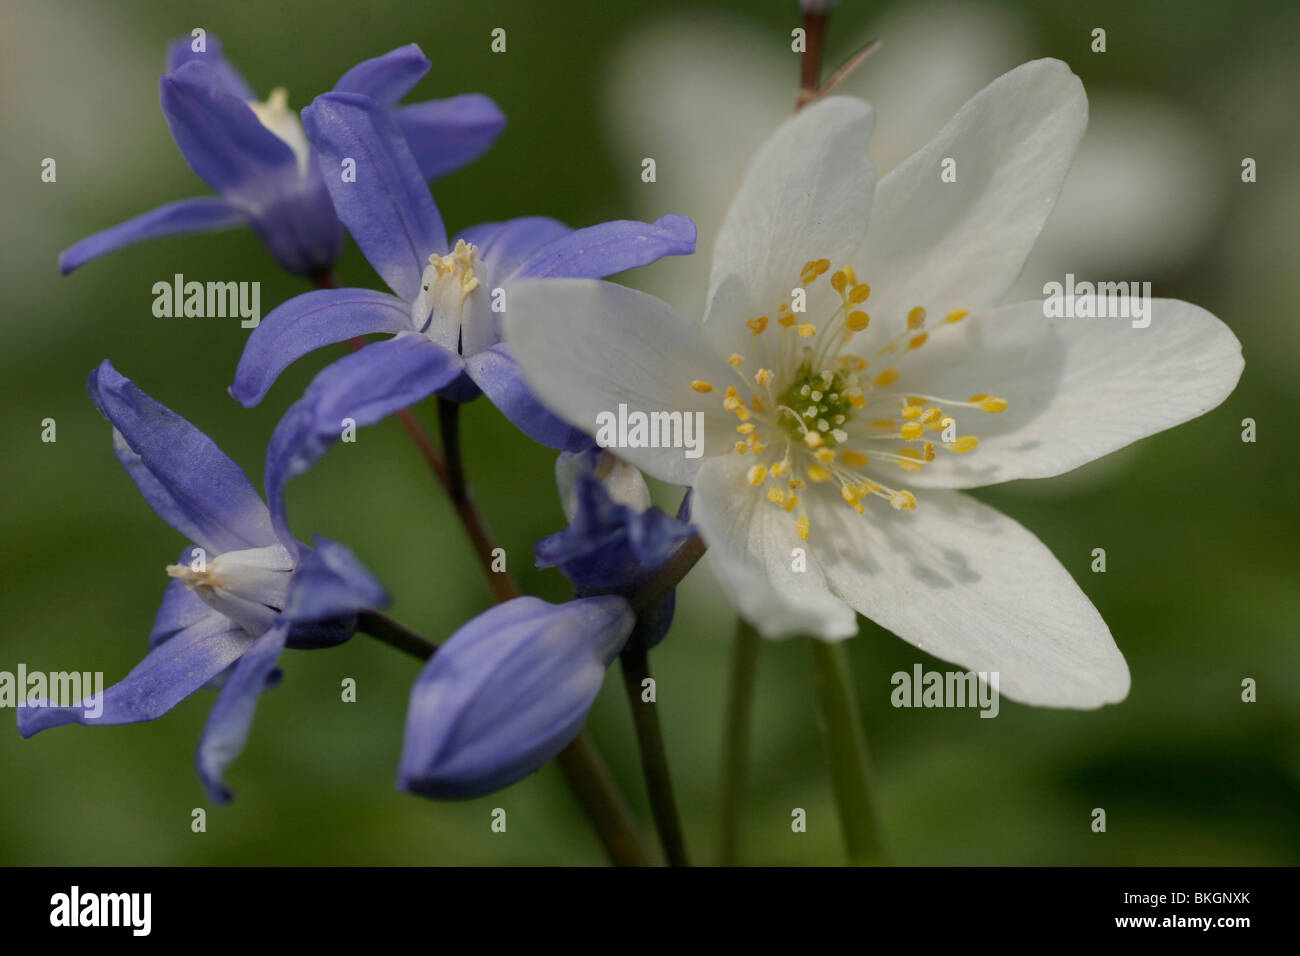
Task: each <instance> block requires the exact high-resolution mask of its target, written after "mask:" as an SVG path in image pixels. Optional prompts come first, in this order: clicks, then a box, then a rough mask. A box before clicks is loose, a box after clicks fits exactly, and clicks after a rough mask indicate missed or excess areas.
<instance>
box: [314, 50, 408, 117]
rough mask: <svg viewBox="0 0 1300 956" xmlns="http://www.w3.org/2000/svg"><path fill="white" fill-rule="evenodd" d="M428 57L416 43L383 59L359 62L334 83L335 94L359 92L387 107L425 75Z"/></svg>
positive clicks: (378, 57) (384, 56) (391, 52)
mask: <svg viewBox="0 0 1300 956" xmlns="http://www.w3.org/2000/svg"><path fill="white" fill-rule="evenodd" d="M429 66H430V63H429V58H428V57H426V56H425V55H424V51H423V50H421V49H420V47H419V45H418V44H415V43H408V44H406V46H399V47H398V48H397V49H396V50H389V51H388V52H387V53H385V54H384V55H383V56H376V57H372V58H371V59H369V60H362V61H361V62H360V63H358V64H357V65H356V66H354V67H353V68H352V69H350V70H348V71H347V72H346V73H344V74H343V75H342V76H341V77H339V81H338V82H337V83H335V84H334V92H335V93H361V94H363V95H365V96H368V97H370V98H371V99H372V100H374V101H375V102H376V103H378V104H379V105H380V106H383V107H385V108H391V107H393V106H396V105H397V101H398V100H400V99H401V98H402V97H403V96H405V95H406V94H407V93H409V92H410V91H411V87H413V86H415V84H416V83H418V82H420V78H421V77H422V76H424V74H426V73H428V72H429Z"/></svg>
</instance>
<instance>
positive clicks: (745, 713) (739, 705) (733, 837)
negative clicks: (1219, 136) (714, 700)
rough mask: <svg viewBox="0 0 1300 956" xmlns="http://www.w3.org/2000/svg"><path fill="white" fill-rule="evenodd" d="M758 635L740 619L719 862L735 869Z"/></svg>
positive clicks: (733, 653)
mask: <svg viewBox="0 0 1300 956" xmlns="http://www.w3.org/2000/svg"><path fill="white" fill-rule="evenodd" d="M758 640H759V638H758V634H757V632H756V631H755V630H754V628H753V626H752V625H750V624H749V623H748V622H747V621H745V620H744V619H743V618H737V619H736V636H735V639H734V640H733V641H732V645H731V684H730V686H729V687H728V690H727V713H726V719H725V722H724V729H723V738H722V807H721V811H722V812H721V820H720V822H719V827H718V829H719V833H720V844H719V854H718V861H719V862H720V863H721V864H722V865H723V866H735V865H736V864H737V863H738V862H739V860H740V825H741V821H742V819H743V817H744V809H745V785H746V783H747V781H748V776H749V742H750V722H751V717H752V713H753V705H754V677H755V674H756V673H757V671H758Z"/></svg>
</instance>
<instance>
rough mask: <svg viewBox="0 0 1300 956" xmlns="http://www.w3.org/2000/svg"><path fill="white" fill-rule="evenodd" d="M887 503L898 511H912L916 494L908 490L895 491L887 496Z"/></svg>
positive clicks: (914, 506)
mask: <svg viewBox="0 0 1300 956" xmlns="http://www.w3.org/2000/svg"><path fill="white" fill-rule="evenodd" d="M889 503H890V504H891V505H893V506H894V507H895V508H897V509H898V510H899V511H912V510H914V509H915V508H916V495H914V494H912V493H911V492H910V491H895V492H894V493H893V494H892V495H890V496H889Z"/></svg>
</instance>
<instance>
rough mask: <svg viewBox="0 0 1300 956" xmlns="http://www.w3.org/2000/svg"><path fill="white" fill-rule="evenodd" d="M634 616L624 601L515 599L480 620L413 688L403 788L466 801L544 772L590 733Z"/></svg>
mask: <svg viewBox="0 0 1300 956" xmlns="http://www.w3.org/2000/svg"><path fill="white" fill-rule="evenodd" d="M633 618H634V616H633V614H632V609H631V608H630V607H629V606H628V604H627V602H626V601H624V600H623V599H622V598H619V597H598V598H585V599H582V600H577V601H571V602H569V603H567V604H559V605H555V604H548V603H546V602H545V601H542V600H539V599H538V598H533V597H523V598H516V599H515V600H513V601H507V602H506V603H504V604H498V605H497V606H496V607H494V608H492V609H491V610H490V611H487V612H486V613H484V614H481V615H479V616H478V617H476V618H474V619H473V620H472V621H470V622H469V623H468V624H466V625H465V626H464V627H462V628H461V629H460V630H459V631H457V632H456V633H455V634H453V635H452V636H451V637H450V638H449V639H448V640H447V642H446V643H445V644H443V645H442V646H441V647H440V648H438V652H437V653H436V654H434V655H433V657H432V658H431V659H430V660H429V663H428V664H426V665H425V667H424V670H422V671H421V672H420V676H419V677H418V678H417V679H416V681H415V686H414V687H413V688H412V689H411V705H410V708H409V710H408V711H407V715H406V739H405V741H404V742H403V746H402V759H401V764H400V768H399V770H398V777H397V785H398V786H399V787H400V788H401V789H403V790H409V791H412V792H414V793H419V794H423V795H424V796H426V797H436V798H439V799H464V798H468V797H476V796H479V795H481V794H484V793H489V792H491V791H493V790H499V789H501V788H502V787H506V786H509V785H510V784H512V783H515V782H516V781H518V780H521V779H523V778H524V777H526V776H527V775H528V774H530V773H532V772H533V771H534V770H536V769H538V768H539V767H541V766H542V765H543V764H545V763H546V762H547V761H548V760H550V759H551V758H552V757H554V756H555V755H556V754H558V753H559V752H560V751H561V750H563V749H564V748H565V746H567V745H568V743H569V742H570V741H571V740H573V738H574V737H576V736H577V734H578V731H580V730H581V729H582V725H583V723H584V722H585V721H586V719H587V713H588V712H589V711H590V710H591V705H592V702H593V701H595V699H596V694H597V693H598V692H599V691H600V685H601V683H602V682H603V681H604V679H605V670H606V668H607V667H609V665H610V663H611V662H612V661H613V660H614V658H615V657H616V656H617V655H618V652H619V650H620V649H621V648H622V647H623V644H624V642H626V640H627V637H628V634H629V633H631V630H632V622H633Z"/></svg>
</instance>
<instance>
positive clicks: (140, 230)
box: [59, 196, 247, 275]
mask: <svg viewBox="0 0 1300 956" xmlns="http://www.w3.org/2000/svg"><path fill="white" fill-rule="evenodd" d="M246 223H247V219H246V218H245V216H244V214H243V213H242V212H241V211H240V210H239V209H238V207H236V206H235V205H233V204H232V203H230V202H227V201H226V200H225V199H222V198H221V197H219V196H200V197H198V198H195V199H180V200H177V201H176V202H169V203H167V204H166V205H165V206H159V207H158V208H157V209H153V210H150V211H149V212H146V213H143V214H142V215H139V216H136V217H135V218H134V219H128V220H127V221H126V222H123V223H118V224H117V225H116V226H113V227H112V228H111V229H105V230H104V231H103V232H97V233H95V234H94V235H93V236H87V237H86V238H85V239H82V240H81V241H80V242H78V243H75V244H73V245H71V246H69V247H68V248H67V249H65V250H63V252H61V253H60V254H59V272H61V273H62V274H63V275H67V274H68V273H69V272H71V271H72V270H73V269H76V268H79V267H80V266H83V265H85V264H86V263H87V262H89V261H90V260H91V259H98V258H99V257H100V256H102V255H107V254H108V253H110V252H116V251H117V250H118V249H122V248H124V247H126V246H129V245H132V244H134V243H137V242H142V241H144V240H145V239H158V238H160V237H162V236H177V235H182V234H184V233H187V232H216V231H217V230H219V229H230V228H233V227H234V226H242V225H245V224H246Z"/></svg>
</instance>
